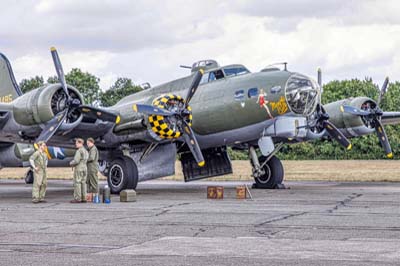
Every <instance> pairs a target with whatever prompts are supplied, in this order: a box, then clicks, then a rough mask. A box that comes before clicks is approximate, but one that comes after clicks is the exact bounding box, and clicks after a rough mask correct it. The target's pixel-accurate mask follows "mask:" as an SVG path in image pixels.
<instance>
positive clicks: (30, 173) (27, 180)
mask: <svg viewBox="0 0 400 266" xmlns="http://www.w3.org/2000/svg"><path fill="white" fill-rule="evenodd" d="M25 184H33V171H32V169H29V170H28V171H27V172H26V174H25Z"/></svg>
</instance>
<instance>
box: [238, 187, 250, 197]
mask: <svg viewBox="0 0 400 266" xmlns="http://www.w3.org/2000/svg"><path fill="white" fill-rule="evenodd" d="M246 196H247V191H246V187H245V186H237V187H236V198H237V199H246Z"/></svg>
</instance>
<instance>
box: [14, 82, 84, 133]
mask: <svg viewBox="0 0 400 266" xmlns="http://www.w3.org/2000/svg"><path fill="white" fill-rule="evenodd" d="M68 91H69V94H70V95H71V97H72V99H74V100H79V101H80V102H81V103H83V97H82V95H80V94H79V92H78V91H77V89H75V88H74V87H72V86H69V85H68ZM66 101H67V97H66V95H65V93H64V91H63V89H62V87H61V85H60V84H51V85H45V86H43V87H40V88H38V89H35V90H32V91H30V92H28V93H26V94H24V95H22V96H20V97H19V98H17V99H16V100H15V101H14V104H13V115H14V119H15V121H16V122H17V123H19V124H21V125H25V126H30V125H37V124H42V123H45V122H47V121H49V120H50V119H52V118H53V117H54V116H55V115H56V114H57V113H59V112H60V111H62V110H64V109H65V108H66ZM80 116H81V114H80V113H79V112H78V111H74V112H72V113H71V114H69V115H68V118H67V120H68V122H69V123H72V122H74V121H76V120H78V119H79V117H80Z"/></svg>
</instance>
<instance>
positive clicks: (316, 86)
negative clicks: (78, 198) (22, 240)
mask: <svg viewBox="0 0 400 266" xmlns="http://www.w3.org/2000/svg"><path fill="white" fill-rule="evenodd" d="M51 54H52V58H53V62H54V65H55V69H56V72H57V76H58V79H59V81H60V83H58V84H46V85H44V86H42V87H40V88H37V89H35V90H32V91H30V92H28V93H26V94H22V93H21V91H20V89H19V87H18V85H17V83H16V81H15V78H14V75H13V72H12V69H11V66H10V63H9V61H8V60H7V58H6V57H5V56H4V55H2V54H0V99H1V100H2V101H3V102H6V103H0V142H1V145H0V153H2V151H4V149H10V147H11V146H12V145H14V143H22V144H34V143H36V142H38V141H40V140H43V141H46V142H47V143H48V144H49V145H50V146H54V147H60V149H64V148H66V149H68V148H73V144H74V143H73V139H74V138H76V137H83V138H87V137H93V138H95V139H96V144H97V146H98V148H99V150H100V160H101V162H102V165H103V166H104V167H103V174H105V175H106V176H107V181H108V184H109V186H110V188H111V190H112V192H113V193H118V192H120V191H121V190H123V189H126V188H130V189H134V188H136V185H137V183H138V182H139V181H144V180H149V179H154V178H158V177H163V176H168V175H173V174H174V172H175V161H176V158H177V155H178V158H179V160H180V161H181V163H182V170H183V174H184V179H185V181H193V180H198V179H202V178H208V177H213V176H218V175H225V174H229V173H232V166H231V161H230V159H229V156H228V153H227V147H229V146H231V147H233V148H236V149H245V150H248V152H249V157H250V162H251V165H252V176H253V177H254V179H255V184H256V186H257V187H259V188H275V187H279V186H280V184H282V182H283V178H284V169H283V166H282V163H281V161H280V160H279V159H278V158H277V157H276V155H275V154H276V152H277V151H279V149H280V148H281V147H282V145H283V144H286V143H288V144H291V143H297V142H303V141H312V140H316V139H321V138H328V139H332V140H335V141H338V142H339V143H340V144H341V145H342V146H344V148H345V149H351V143H350V141H349V138H352V137H358V136H362V135H366V134H371V133H374V132H375V133H376V134H377V135H378V137H379V140H380V143H381V145H382V147H383V148H384V151H385V153H386V154H387V156H388V157H392V156H393V154H392V151H391V148H390V144H389V142H388V139H387V136H386V133H385V130H384V128H383V125H385V124H392V123H399V121H400V112H383V111H382V110H381V109H380V108H379V101H380V98H381V97H379V99H378V100H377V101H375V100H373V99H370V98H367V97H356V98H349V99H343V100H340V101H336V102H332V103H329V104H326V105H324V106H323V105H322V104H321V88H320V85H321V84H320V83H321V82H320V80H321V78H320V75H319V78H318V80H319V82H316V81H314V80H313V79H312V78H310V77H307V76H306V75H303V74H300V73H296V72H291V71H289V70H288V69H287V67H286V64H285V67H284V68H283V69H280V68H277V67H267V68H265V69H262V70H261V71H260V72H256V73H251V72H250V71H249V70H248V69H247V68H246V67H245V66H243V65H240V64H235V65H227V66H222V67H221V66H219V64H218V63H217V62H216V61H214V60H203V61H199V62H196V63H194V64H193V65H192V67H191V72H192V74H191V75H189V76H187V77H183V78H180V79H177V80H173V81H171V82H167V83H165V84H162V85H159V86H155V87H151V88H147V89H145V90H143V91H140V92H138V93H135V94H133V95H130V96H127V97H125V98H123V99H121V100H120V101H119V102H118V103H117V104H115V105H114V106H112V107H109V108H97V107H93V106H90V105H85V104H84V102H83V97H82V95H81V94H80V93H79V91H78V90H77V89H75V88H74V87H73V86H70V85H68V84H66V82H65V77H64V72H63V69H62V65H61V61H60V58H59V56H58V53H57V51H56V49H55V48H51ZM387 86H388V80H387V79H386V80H385V83H384V85H383V88H382V90H381V92H382V93H383V92H384V91H385V90H386V88H387ZM382 93H381V94H380V95H382ZM53 152H54V151H53ZM258 154H261V155H260V156H259V155H258ZM2 157H3V156H2ZM5 166H6V165H5Z"/></svg>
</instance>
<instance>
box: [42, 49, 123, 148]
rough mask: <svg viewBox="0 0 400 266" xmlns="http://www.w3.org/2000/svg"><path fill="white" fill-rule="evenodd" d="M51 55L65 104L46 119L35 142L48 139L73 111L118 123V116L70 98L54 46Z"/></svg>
mask: <svg viewBox="0 0 400 266" xmlns="http://www.w3.org/2000/svg"><path fill="white" fill-rule="evenodd" d="M50 52H51V56H52V58H53V63H54V67H55V69H56V72H57V77H58V80H59V81H60V83H61V87H62V88H63V92H64V94H65V96H66V98H67V99H66V101H65V106H64V109H63V110H62V111H60V112H59V113H58V114H56V115H55V116H54V117H53V118H52V119H51V120H50V121H48V122H47V123H46V124H45V126H44V128H43V130H42V132H41V133H40V135H39V137H38V138H37V139H36V143H37V142H39V141H44V142H47V141H49V140H50V139H51V138H52V137H53V136H54V134H55V133H56V132H57V130H58V129H59V128H60V127H61V126H62V125H63V124H64V123H66V122H67V120H68V117H69V116H70V115H72V113H74V112H75V111H79V112H80V113H81V114H84V115H85V116H87V117H91V118H95V119H100V120H103V121H109V122H113V123H116V124H118V123H119V122H120V120H121V119H120V116H119V115H117V114H115V113H113V112H109V111H106V110H102V109H99V108H95V107H92V106H88V105H82V103H81V101H80V100H79V99H76V98H72V97H71V95H70V94H69V91H68V87H67V83H66V81H65V75H64V70H63V68H62V65H61V60H60V57H59V56H58V53H57V50H56V48H54V47H51V48H50Z"/></svg>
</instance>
